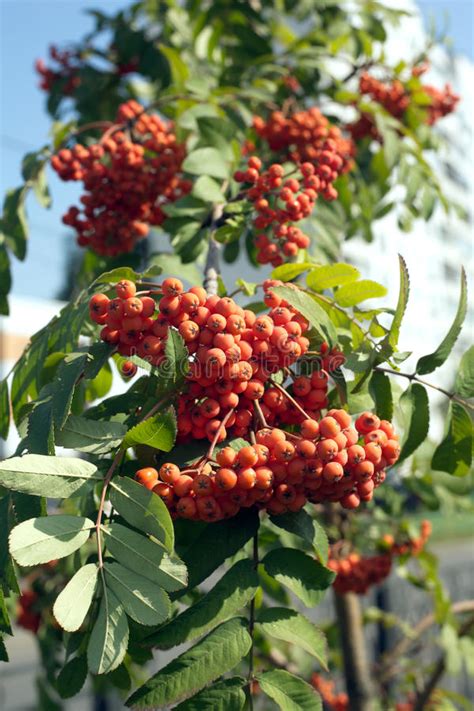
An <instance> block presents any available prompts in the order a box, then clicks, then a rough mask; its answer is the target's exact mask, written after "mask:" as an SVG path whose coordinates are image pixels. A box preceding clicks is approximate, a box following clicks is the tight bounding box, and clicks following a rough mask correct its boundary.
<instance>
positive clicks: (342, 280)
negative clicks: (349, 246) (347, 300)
mask: <svg viewBox="0 0 474 711" xmlns="http://www.w3.org/2000/svg"><path fill="white" fill-rule="evenodd" d="M359 277H360V272H359V270H358V269H356V268H355V267H353V266H352V265H351V264H344V263H343V262H336V263H335V264H327V265H325V266H323V267H315V268H313V269H312V270H311V271H310V273H309V274H308V276H307V277H306V283H307V284H308V286H309V288H310V289H312V290H313V291H324V289H331V288H332V287H334V286H341V284H350V283H352V282H355V281H357V279H358V278H359Z"/></svg>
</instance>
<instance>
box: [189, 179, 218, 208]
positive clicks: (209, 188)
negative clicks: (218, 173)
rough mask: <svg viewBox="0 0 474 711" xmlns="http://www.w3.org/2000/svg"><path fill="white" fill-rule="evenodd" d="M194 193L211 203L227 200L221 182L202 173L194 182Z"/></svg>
mask: <svg viewBox="0 0 474 711" xmlns="http://www.w3.org/2000/svg"><path fill="white" fill-rule="evenodd" d="M192 195H193V196H194V197H196V198H199V199H200V200H204V201H205V202H211V203H222V202H225V195H224V193H223V192H222V190H221V188H220V185H219V183H216V181H215V180H213V179H212V178H210V177H209V176H208V175H201V176H200V177H199V178H198V179H197V180H196V182H195V183H194V186H193V190H192Z"/></svg>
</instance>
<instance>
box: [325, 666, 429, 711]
mask: <svg viewBox="0 0 474 711" xmlns="http://www.w3.org/2000/svg"><path fill="white" fill-rule="evenodd" d="M311 684H312V685H313V687H314V688H315V689H316V691H317V692H318V693H319V694H321V698H322V699H323V701H324V705H325V708H328V709H331V711H348V710H349V696H348V695H347V694H346V693H345V692H344V691H340V692H337V691H336V690H335V683H334V681H332V679H325V678H324V677H323V676H322V675H321V674H318V673H316V672H314V674H312V676H311ZM410 697H411V695H409V698H408V700H407V701H399V702H397V703H395V706H394V711H413V709H414V708H415V704H414V701H412V700H410ZM432 704H433V705H432ZM428 708H429V709H433V710H434V709H435V708H436V700H435V698H432V700H431V701H428V705H427V709H428Z"/></svg>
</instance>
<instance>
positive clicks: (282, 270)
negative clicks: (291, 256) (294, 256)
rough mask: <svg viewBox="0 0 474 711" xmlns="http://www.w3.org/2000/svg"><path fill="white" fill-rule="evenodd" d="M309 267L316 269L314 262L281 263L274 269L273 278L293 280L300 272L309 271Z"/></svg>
mask: <svg viewBox="0 0 474 711" xmlns="http://www.w3.org/2000/svg"><path fill="white" fill-rule="evenodd" d="M308 269H314V264H313V263H312V262H301V264H280V266H279V267H276V268H275V269H274V270H273V271H272V279H279V280H280V281H293V279H296V277H298V276H299V275H300V274H303V273H304V272H307V271H308Z"/></svg>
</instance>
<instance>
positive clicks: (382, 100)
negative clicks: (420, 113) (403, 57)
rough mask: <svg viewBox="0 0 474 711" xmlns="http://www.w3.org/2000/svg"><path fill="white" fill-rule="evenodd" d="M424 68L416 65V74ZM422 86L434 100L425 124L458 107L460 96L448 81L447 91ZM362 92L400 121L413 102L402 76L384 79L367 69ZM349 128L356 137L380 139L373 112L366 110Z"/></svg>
mask: <svg viewBox="0 0 474 711" xmlns="http://www.w3.org/2000/svg"><path fill="white" fill-rule="evenodd" d="M424 71H426V67H425V66H420V67H415V68H414V70H413V75H414V76H419V75H420V74H422V73H423V72H424ZM421 88H422V90H423V91H424V92H425V94H428V96H429V97H430V99H431V103H430V104H429V105H428V106H426V107H425V108H426V123H428V124H429V125H433V124H434V123H436V121H438V120H439V119H440V118H442V117H443V116H446V115H447V114H449V113H452V112H453V111H454V110H455V108H456V106H457V104H458V102H459V96H457V95H456V94H454V93H453V91H452V89H451V87H450V86H449V84H446V86H445V88H444V90H439V89H436V88H435V87H433V86H429V85H423V86H422V87H421ZM359 91H360V93H361V94H362V95H365V96H370V98H371V99H373V101H376V102H377V103H378V104H381V106H383V107H384V109H385V110H386V111H387V112H388V113H389V114H391V115H392V116H394V117H395V118H397V119H400V120H401V119H403V117H404V115H405V111H406V110H407V109H408V107H409V106H410V103H411V101H412V99H411V95H410V92H409V91H408V90H407V88H406V87H405V86H404V84H403V83H402V82H401V81H400V80H399V79H395V80H394V81H392V82H381V81H379V80H378V79H376V78H375V77H373V76H370V74H368V73H367V72H364V73H363V74H362V75H361V76H360V79H359ZM348 128H349V130H350V133H351V135H352V138H353V139H354V140H360V139H362V138H365V137H367V136H370V137H371V138H374V139H376V140H378V139H380V134H379V132H378V130H377V127H376V125H375V122H374V119H373V117H372V116H371V115H370V114H365V113H363V114H362V115H361V116H360V118H359V119H358V120H357V121H356V122H355V123H353V124H351V125H350V126H349V127H348Z"/></svg>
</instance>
